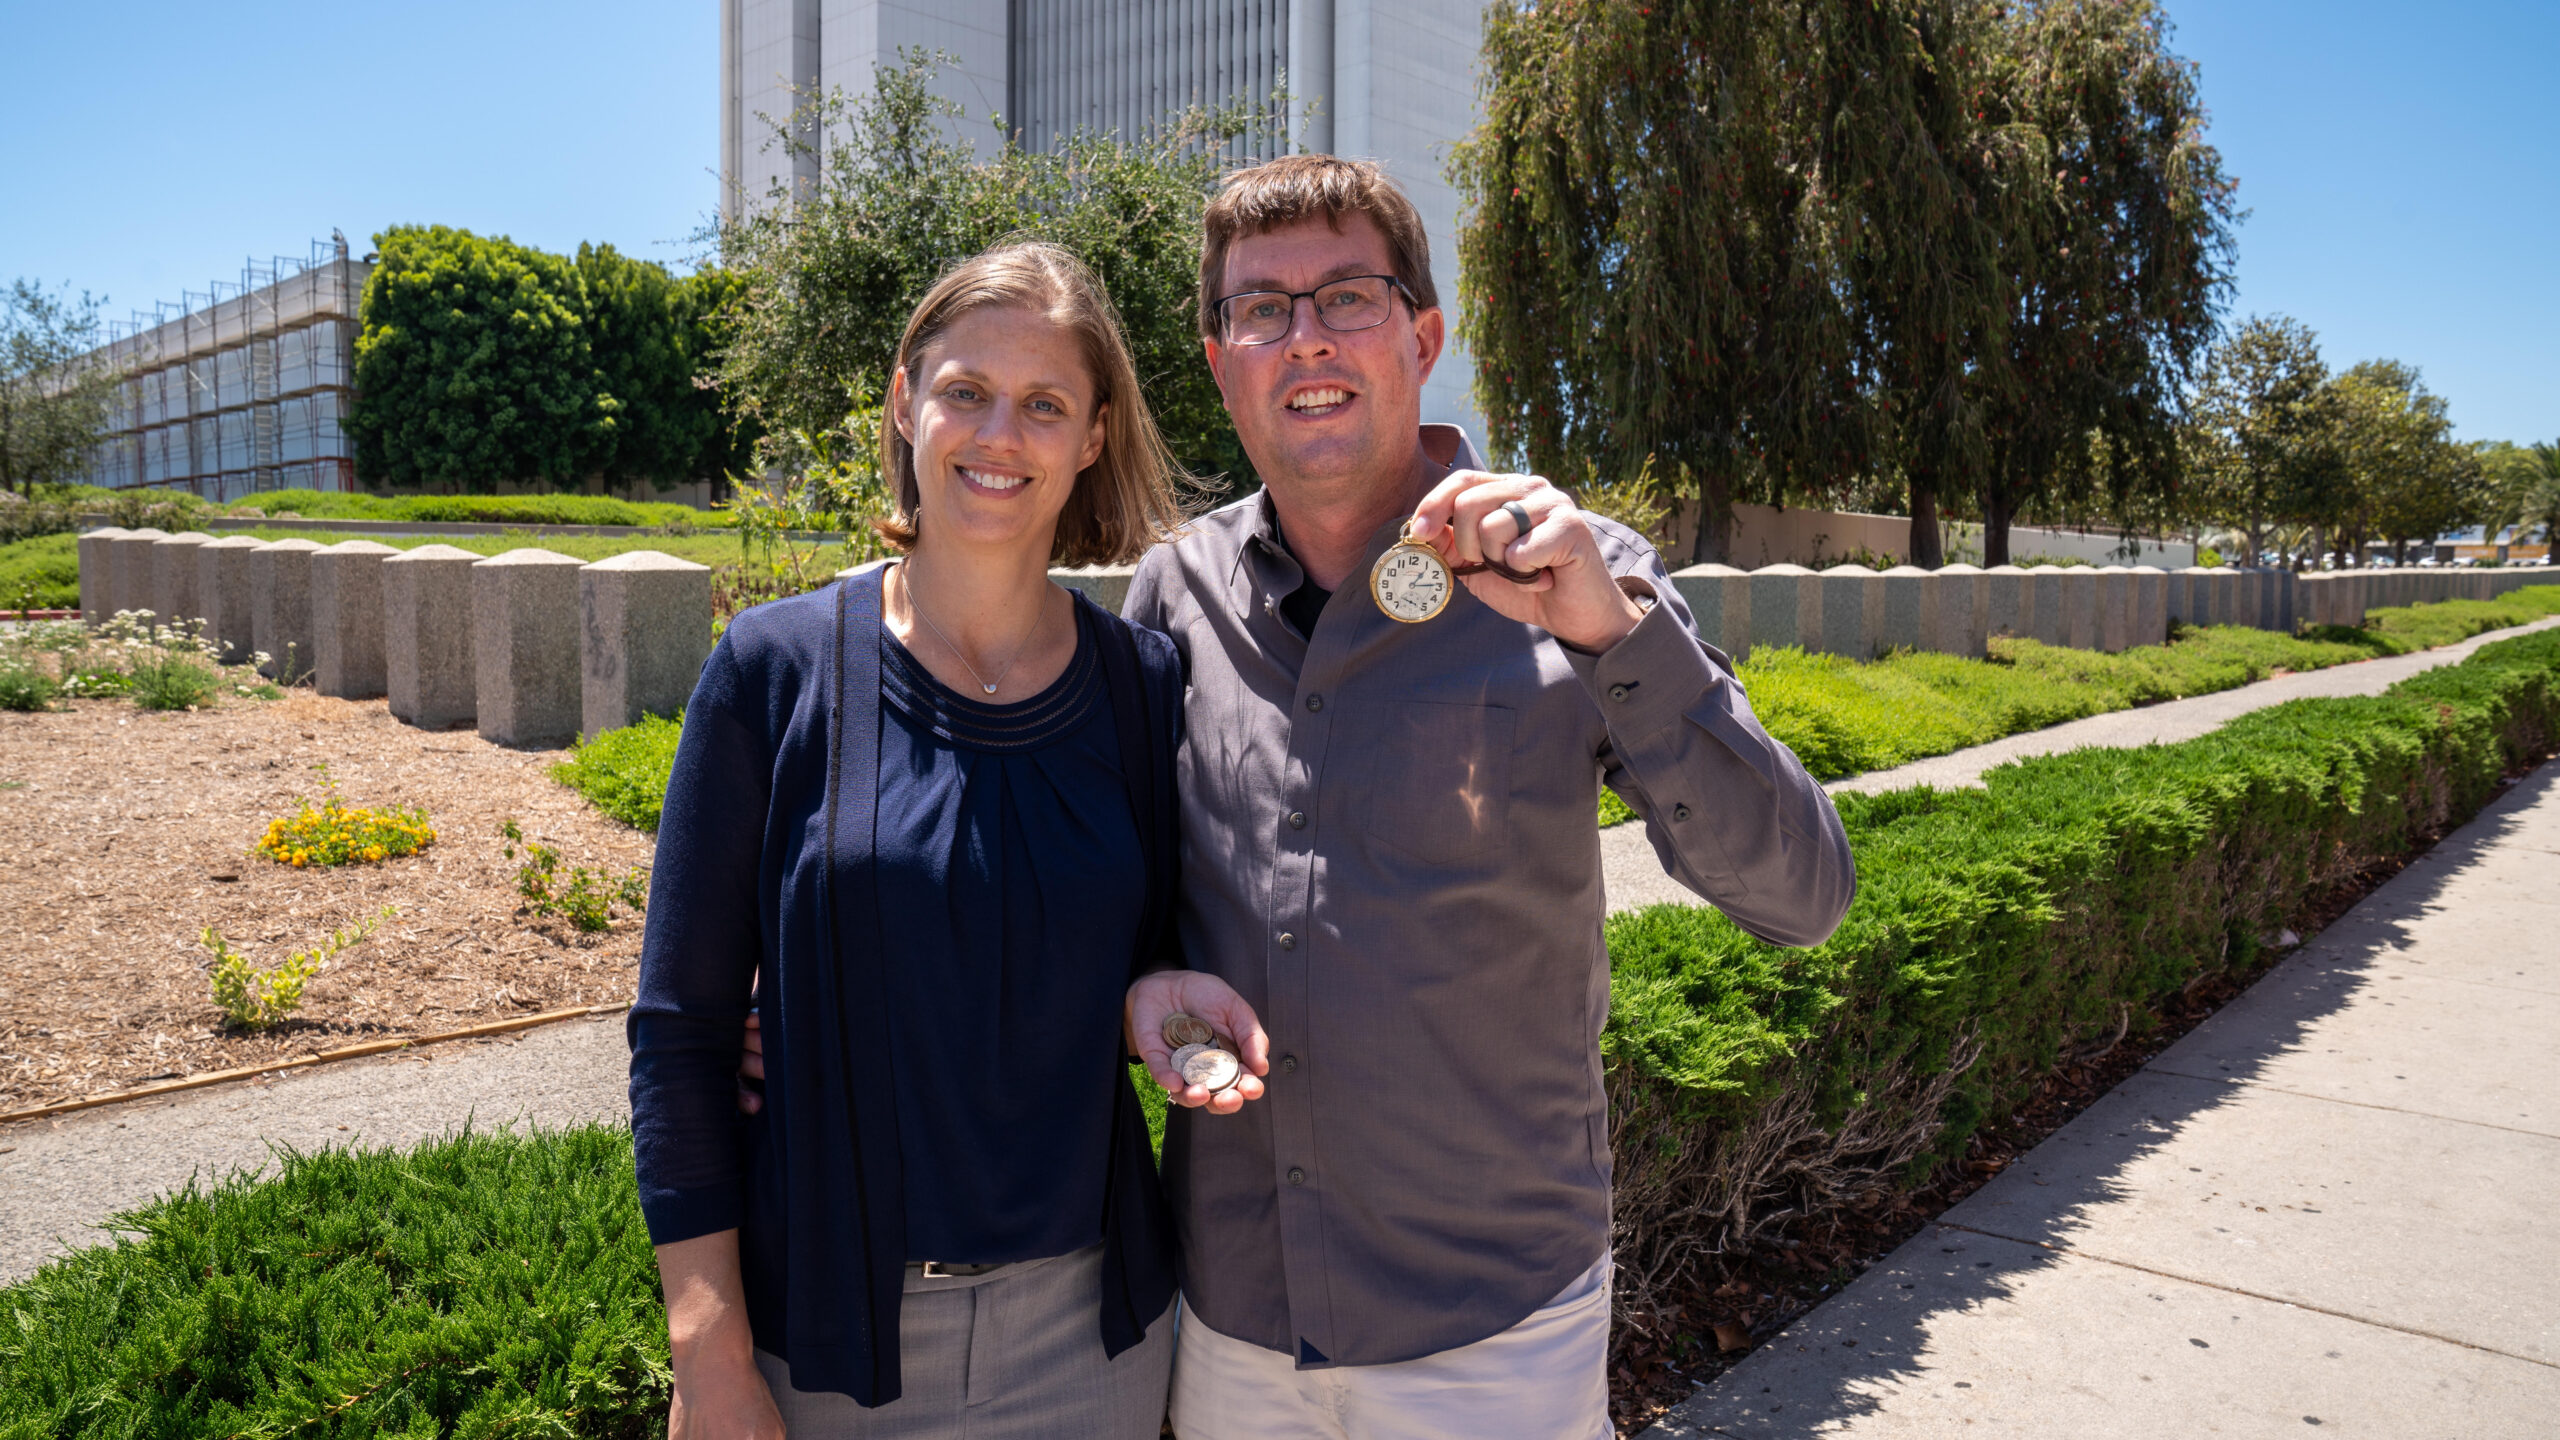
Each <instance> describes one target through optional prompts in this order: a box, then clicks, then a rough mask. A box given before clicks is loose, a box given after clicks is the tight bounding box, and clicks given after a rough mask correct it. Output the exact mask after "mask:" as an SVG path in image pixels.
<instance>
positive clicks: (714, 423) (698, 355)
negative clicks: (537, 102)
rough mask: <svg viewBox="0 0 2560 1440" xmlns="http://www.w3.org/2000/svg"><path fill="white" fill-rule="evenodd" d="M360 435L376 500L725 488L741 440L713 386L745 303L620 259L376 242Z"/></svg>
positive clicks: (360, 344) (706, 278) (495, 241)
mask: <svg viewBox="0 0 2560 1440" xmlns="http://www.w3.org/2000/svg"><path fill="white" fill-rule="evenodd" d="M375 245H376V248H377V249H378V250H379V251H380V252H381V260H380V263H379V264H378V265H376V267H375V269H374V272H373V276H372V278H371V279H370V280H368V281H367V282H366V283H365V294H364V331H363V333H362V334H361V335H360V336H359V337H358V338H357V341H356V390H357V395H356V407H355V412H354V414H353V415H351V416H350V417H349V419H348V422H347V429H348V431H349V433H351V434H352V435H354V436H355V439H356V469H357V472H358V473H359V474H360V475H362V476H363V477H364V478H365V479H366V480H367V481H368V482H369V483H373V484H379V485H393V486H403V487H406V486H416V487H421V488H427V489H437V490H457V491H478V492H485V491H489V490H494V489H496V488H497V486H498V484H499V482H502V481H504V482H512V483H517V484H523V483H534V484H540V485H548V486H555V487H567V488H575V487H578V486H581V485H584V484H585V483H586V482H587V481H589V480H599V481H603V482H605V483H608V484H611V485H615V486H617V487H619V486H627V485H631V484H634V483H638V482H640V481H647V482H649V483H650V484H652V485H655V486H657V487H658V488H661V489H664V488H667V487H670V486H673V485H676V484H679V483H682V482H684V481H687V480H716V479H717V478H718V477H719V476H721V475H722V474H723V473H725V472H726V471H727V470H728V469H730V468H732V467H733V466H734V465H735V463H736V460H737V456H736V449H737V445H736V437H735V436H734V435H732V434H731V432H730V428H729V426H728V425H727V424H726V422H725V421H724V420H723V418H722V416H721V413H720V406H719V399H718V396H717V394H716V393H714V392H713V391H712V390H711V389H710V388H709V387H708V385H707V384H706V383H705V382H704V381H703V379H702V376H703V374H704V372H705V371H706V370H708V369H709V368H710V365H711V363H712V360H711V356H710V353H709V351H710V348H711V344H712V341H711V335H712V333H713V331H712V327H713V325H714V324H715V318H714V317H715V313H716V312H717V310H718V309H719V307H720V306H721V305H722V304H723V303H725V301H726V300H727V299H728V297H729V296H730V295H731V294H732V293H733V292H734V289H735V287H734V285H733V283H732V282H731V281H730V279H729V278H728V277H726V276H724V275H721V274H720V273H718V272H716V271H714V272H706V273H703V274H698V275H695V276H691V277H686V278H682V279H679V278H677V277H675V276H673V275H670V274H669V273H668V272H667V270H666V268H665V267H663V266H660V265H655V264H652V263H650V262H648V261H644V260H635V259H632V258H631V257H629V256H626V255H623V254H622V253H620V252H619V251H617V250H615V249H614V248H613V247H612V246H610V245H581V246H579V247H578V253H577V254H576V255H574V256H563V255H554V254H550V253H548V252H546V251H542V250H537V249H534V248H532V247H531V246H526V245H518V244H516V243H514V242H513V241H511V240H508V239H507V238H505V237H504V236H498V237H494V238H490V237H482V236H478V235H474V234H472V233H471V232H469V231H467V230H455V229H450V228H447V227H444V226H402V227H398V228H395V229H392V230H389V231H386V232H384V233H383V234H381V235H379V236H377V237H375Z"/></svg>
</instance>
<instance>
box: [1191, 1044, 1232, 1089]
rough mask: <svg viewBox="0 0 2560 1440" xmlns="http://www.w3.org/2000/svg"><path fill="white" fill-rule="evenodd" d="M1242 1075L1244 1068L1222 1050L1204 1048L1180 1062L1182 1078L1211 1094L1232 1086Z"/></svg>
mask: <svg viewBox="0 0 2560 1440" xmlns="http://www.w3.org/2000/svg"><path fill="white" fill-rule="evenodd" d="M1184 1048H1185V1049H1188V1048H1190V1047H1188V1046H1186V1047H1184ZM1243 1075H1244V1066H1243V1065H1241V1064H1240V1063H1238V1062H1237V1060H1236V1057H1234V1056H1233V1055H1230V1054H1228V1053H1227V1052H1226V1051H1224V1050H1211V1049H1208V1048H1207V1047H1205V1046H1204V1047H1202V1048H1201V1049H1199V1050H1196V1051H1193V1052H1192V1055H1191V1058H1190V1059H1188V1060H1185V1061H1183V1062H1182V1078H1183V1079H1185V1080H1188V1081H1190V1082H1191V1083H1192V1084H1194V1085H1197V1086H1199V1087H1200V1088H1201V1089H1203V1090H1207V1091H1209V1092H1211V1093H1212V1094H1215V1093H1216V1092H1218V1091H1221V1090H1225V1089H1227V1088H1229V1087H1231V1086H1233V1085H1234V1084H1235V1083H1236V1081H1237V1080H1239V1079H1241V1078H1243Z"/></svg>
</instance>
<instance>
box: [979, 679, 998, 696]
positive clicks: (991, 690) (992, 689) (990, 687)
mask: <svg viewBox="0 0 2560 1440" xmlns="http://www.w3.org/2000/svg"><path fill="white" fill-rule="evenodd" d="M978 688H980V689H982V690H984V691H986V692H987V693H988V694H990V695H993V694H994V693H996V687H994V686H993V685H989V684H988V683H987V682H985V681H983V680H981V681H979V682H978Z"/></svg>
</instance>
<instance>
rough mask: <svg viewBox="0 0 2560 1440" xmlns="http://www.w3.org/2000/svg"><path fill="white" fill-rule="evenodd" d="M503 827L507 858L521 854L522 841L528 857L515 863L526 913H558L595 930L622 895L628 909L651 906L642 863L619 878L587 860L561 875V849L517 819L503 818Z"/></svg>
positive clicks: (500, 830) (609, 920)
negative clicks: (530, 833)
mask: <svg viewBox="0 0 2560 1440" xmlns="http://www.w3.org/2000/svg"><path fill="white" fill-rule="evenodd" d="M498 833H499V834H501V835H504V836H505V837H506V838H507V858H508V859H510V860H513V859H514V858H516V847H517V846H519V845H521V846H523V847H524V863H523V864H522V865H519V866H517V867H516V893H517V894H519V895H521V896H523V897H524V907H523V909H524V913H526V914H531V915H557V916H559V917H561V918H562V919H564V920H567V921H568V922H569V923H570V924H572V925H575V926H577V927H578V928H579V929H580V930H582V931H586V932H587V933H589V934H593V933H594V932H596V931H598V930H603V929H606V928H608V927H610V926H611V925H612V924H613V906H614V903H615V902H617V901H619V902H620V903H621V905H622V906H623V908H624V909H627V910H645V909H647V908H648V907H649V872H648V871H646V870H643V869H641V868H640V867H639V866H637V865H634V866H632V867H631V870H630V872H629V873H628V874H625V875H624V876H623V877H622V878H621V879H619V880H609V879H607V878H606V876H605V872H603V871H601V870H590V869H588V868H587V867H586V866H584V865H580V866H577V867H575V868H574V869H572V870H570V872H569V875H568V878H567V879H562V878H561V875H560V852H559V851H557V850H554V849H552V848H551V847H550V846H548V845H545V844H543V843H541V842H540V841H537V840H527V839H526V838H524V831H523V829H522V828H520V827H519V826H518V825H517V824H516V822H515V821H513V820H507V821H503V822H501V823H500V824H499V826H498Z"/></svg>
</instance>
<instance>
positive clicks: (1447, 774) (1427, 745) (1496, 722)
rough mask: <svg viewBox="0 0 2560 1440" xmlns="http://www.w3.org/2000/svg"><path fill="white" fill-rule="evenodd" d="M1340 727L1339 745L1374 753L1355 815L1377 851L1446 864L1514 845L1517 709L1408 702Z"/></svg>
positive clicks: (1372, 709) (1372, 710)
mask: <svg viewBox="0 0 2560 1440" xmlns="http://www.w3.org/2000/svg"><path fill="white" fill-rule="evenodd" d="M1337 723H1338V724H1340V725H1342V726H1344V727H1345V728H1343V729H1339V730H1337V731H1336V732H1335V734H1334V737H1333V738H1334V743H1335V744H1337V745H1339V744H1343V743H1345V742H1348V743H1350V744H1352V745H1356V746H1359V747H1360V748H1362V749H1364V750H1366V751H1367V752H1368V753H1369V760H1370V763H1369V764H1367V765H1365V766H1361V767H1358V771H1359V774H1360V776H1361V786H1360V793H1359V795H1358V797H1357V798H1356V801H1355V803H1354V805H1353V806H1352V810H1353V813H1355V814H1357V815H1359V816H1360V829H1361V832H1362V835H1363V837H1364V838H1365V839H1366V841H1367V842H1368V844H1369V845H1370V847H1371V848H1372V849H1374V850H1376V851H1378V852H1380V853H1383V854H1387V855H1396V856H1402V857H1405V858H1407V859H1411V860H1416V861H1419V862H1421V863H1423V864H1426V865H1442V866H1446V865H1460V864H1465V863H1467V862H1469V861H1472V860H1476V859H1480V858H1482V857H1483V856H1485V855H1487V854H1491V853H1495V852H1498V851H1499V850H1501V849H1502V847H1503V846H1504V845H1505V844H1507V843H1508V842H1509V839H1510V831H1511V768H1512V723H1513V712H1511V711H1510V710H1508V709H1506V708H1504V707H1502V706H1500V705H1469V704H1463V703H1441V702H1435V701H1426V700H1403V701H1390V702H1383V703H1379V704H1374V705H1362V706H1360V707H1358V708H1357V709H1356V710H1354V711H1353V712H1351V713H1348V714H1345V715H1344V716H1343V717H1342V720H1341V721H1340V722H1337Z"/></svg>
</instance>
